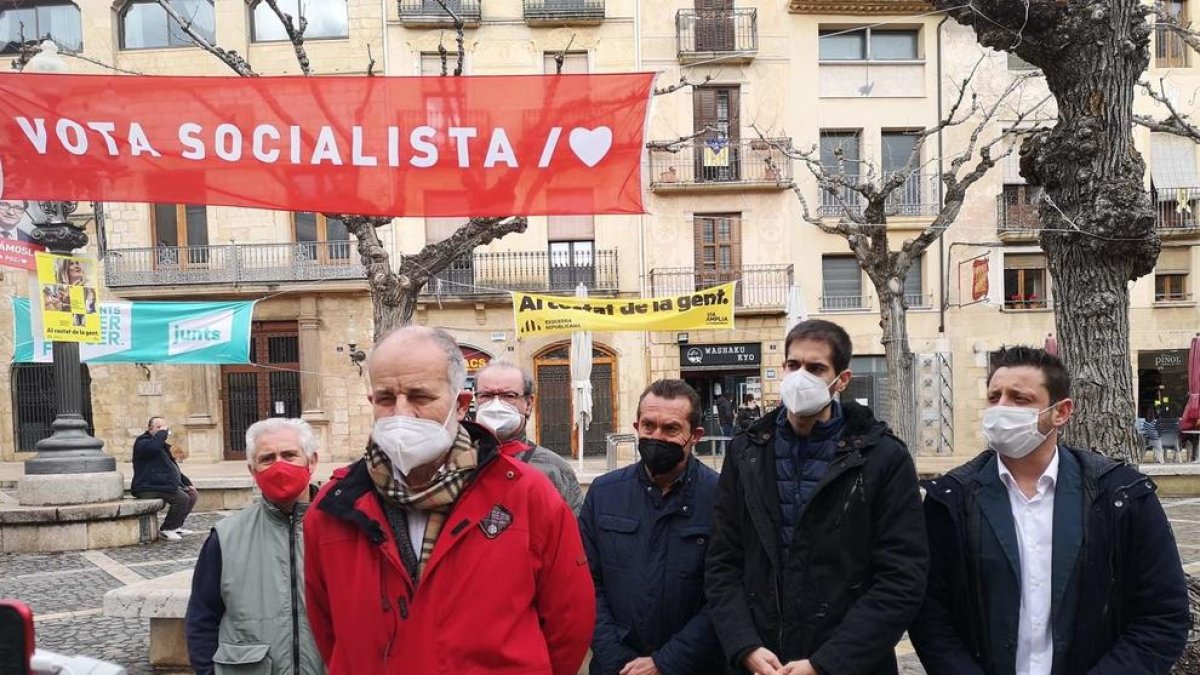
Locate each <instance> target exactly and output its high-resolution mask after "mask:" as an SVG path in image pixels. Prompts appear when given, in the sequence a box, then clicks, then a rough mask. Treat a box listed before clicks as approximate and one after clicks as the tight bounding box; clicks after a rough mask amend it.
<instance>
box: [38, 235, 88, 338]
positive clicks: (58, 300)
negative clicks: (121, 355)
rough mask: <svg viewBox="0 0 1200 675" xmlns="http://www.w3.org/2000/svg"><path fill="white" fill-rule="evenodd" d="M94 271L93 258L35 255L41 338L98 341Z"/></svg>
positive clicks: (47, 254) (48, 254)
mask: <svg viewBox="0 0 1200 675" xmlns="http://www.w3.org/2000/svg"><path fill="white" fill-rule="evenodd" d="M96 271H97V270H96V263H95V261H93V260H89V259H87V258H75V257H72V256H67V255H53V254H50V253H38V254H37V279H38V289H39V292H38V297H39V298H40V305H39V306H40V307H41V308H42V339H44V340H48V341H53V342H100V314H99V313H98V312H97V311H96V309H97V307H98V305H99V303H98V300H99V298H98V297H97V296H96Z"/></svg>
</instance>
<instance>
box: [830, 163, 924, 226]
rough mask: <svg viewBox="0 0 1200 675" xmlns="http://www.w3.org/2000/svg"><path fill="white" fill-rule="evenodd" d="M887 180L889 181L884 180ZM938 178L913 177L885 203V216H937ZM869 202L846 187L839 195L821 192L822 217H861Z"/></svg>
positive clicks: (837, 192) (893, 192) (917, 174)
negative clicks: (859, 215) (858, 215)
mask: <svg viewBox="0 0 1200 675" xmlns="http://www.w3.org/2000/svg"><path fill="white" fill-rule="evenodd" d="M884 180H885V181H886V180H887V177H886V176H885V177H884ZM938 180H939V179H938V176H937V174H923V173H913V174H912V175H910V176H909V177H908V178H907V179H906V180H905V181H904V183H903V184H902V185H900V186H899V187H897V188H896V189H895V190H893V191H892V192H891V194H889V195H888V197H887V200H886V201H885V202H884V209H883V213H884V215H885V216H889V217H893V216H898V217H913V216H935V215H937V213H938V211H939V210H940V209H941V204H940V203H939V202H938ZM866 205H867V200H866V199H865V198H864V197H863V196H862V194H860V193H859V192H858V190H855V189H854V187H852V186H849V185H845V186H842V187H841V188H839V189H837V190H836V191H832V192H831V191H829V190H821V206H820V213H821V215H822V216H825V217H829V218H839V217H841V216H844V215H846V211H847V210H849V211H850V212H851V213H854V214H856V215H857V214H861V213H862V211H863V209H864V208H866Z"/></svg>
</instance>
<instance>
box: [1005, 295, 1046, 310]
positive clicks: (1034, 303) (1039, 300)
mask: <svg viewBox="0 0 1200 675" xmlns="http://www.w3.org/2000/svg"><path fill="white" fill-rule="evenodd" d="M1004 309H1011V310H1019V311H1022V310H1031V309H1054V303H1053V302H1051V301H1050V300H1049V299H1047V298H1043V297H1041V296H1038V295H1032V294H1031V295H1026V296H1019V295H1014V296H1011V297H1009V298H1006V299H1005V300H1004Z"/></svg>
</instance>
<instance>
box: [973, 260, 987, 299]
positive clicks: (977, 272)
mask: <svg viewBox="0 0 1200 675" xmlns="http://www.w3.org/2000/svg"><path fill="white" fill-rule="evenodd" d="M987 294H988V259H987V258H978V259H976V260H975V262H973V263H971V299H972V300H974V301H975V302H979V301H980V300H982V299H984V298H986V297H987Z"/></svg>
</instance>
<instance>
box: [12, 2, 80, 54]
mask: <svg viewBox="0 0 1200 675" xmlns="http://www.w3.org/2000/svg"><path fill="white" fill-rule="evenodd" d="M4 4H5V7H4V9H0V37H2V38H3V39H4V47H3V49H0V53H3V54H16V53H18V52H20V51H21V41H22V38H23V39H24V41H25V43H26V44H36V43H38V42H41V41H42V40H45V39H51V40H54V42H55V43H57V44H58V46H59V48H60V49H62V50H64V51H71V52H78V51H82V50H83V31H82V28H81V27H80V21H79V8H78V7H76V6H75V5H74V4H72V3H70V2H62V1H61V0H59V1H58V2H34V1H31V0H15V1H13V2H7V3H4Z"/></svg>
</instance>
